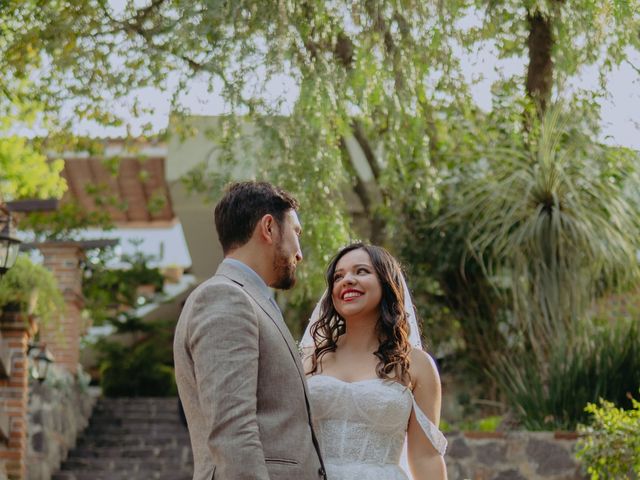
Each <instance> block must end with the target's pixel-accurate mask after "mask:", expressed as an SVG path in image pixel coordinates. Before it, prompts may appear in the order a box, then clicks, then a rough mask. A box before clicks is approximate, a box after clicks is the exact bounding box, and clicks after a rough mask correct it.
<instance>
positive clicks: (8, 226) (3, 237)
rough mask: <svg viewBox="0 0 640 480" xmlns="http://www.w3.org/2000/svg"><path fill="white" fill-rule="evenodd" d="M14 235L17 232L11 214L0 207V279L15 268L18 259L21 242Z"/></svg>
mask: <svg viewBox="0 0 640 480" xmlns="http://www.w3.org/2000/svg"><path fill="white" fill-rule="evenodd" d="M13 235H15V230H14V228H13V225H12V223H11V213H10V212H9V211H8V210H6V209H4V208H2V207H0V277H1V276H2V275H4V274H5V273H7V270H9V269H10V268H11V267H13V265H14V264H15V263H16V258H18V252H19V251H20V243H21V242H20V240H18V239H17V238H15V237H14V236H13Z"/></svg>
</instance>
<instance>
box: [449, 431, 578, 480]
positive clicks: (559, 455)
mask: <svg viewBox="0 0 640 480" xmlns="http://www.w3.org/2000/svg"><path fill="white" fill-rule="evenodd" d="M447 439H448V441H449V447H448V449H447V455H446V457H445V460H446V462H447V470H448V473H449V480H465V479H469V480H584V479H587V478H588V477H587V476H586V474H585V473H584V472H583V470H582V467H581V465H580V464H579V463H578V461H577V459H576V457H575V454H574V450H575V446H576V441H577V440H576V435H575V434H571V433H569V434H562V433H553V432H505V433H503V432H495V433H481V432H464V433H453V434H448V435H447Z"/></svg>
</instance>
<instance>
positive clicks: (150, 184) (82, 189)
mask: <svg viewBox="0 0 640 480" xmlns="http://www.w3.org/2000/svg"><path fill="white" fill-rule="evenodd" d="M114 164H115V165H117V166H116V167H114V170H116V169H117V172H111V171H110V169H109V168H107V166H106V165H105V163H104V160H103V159H102V158H93V157H89V158H66V159H65V167H64V171H63V172H62V175H63V176H64V178H65V179H66V180H67V184H68V186H69V189H68V191H67V193H66V194H65V196H64V198H63V199H62V202H63V203H64V202H65V201H68V200H69V199H70V198H74V199H76V200H77V201H78V202H79V203H80V205H81V206H82V207H83V208H85V209H87V210H89V211H95V210H96V209H106V210H107V211H108V212H109V214H110V215H111V219H112V220H113V222H114V223H115V224H116V225H117V226H119V227H145V226H162V225H168V224H171V223H173V222H174V221H175V214H174V211H173V207H172V204H171V195H170V193H169V187H168V185H167V182H166V179H165V158H164V157H144V158H120V159H119V163H117V162H114ZM92 192H93V193H92ZM94 192H98V193H97V194H96V193H94ZM96 196H97V197H98V199H99V201H98V205H96V201H95V198H96ZM100 200H109V201H106V202H105V204H104V205H101V204H100V203H102V202H100ZM114 203H115V204H116V205H122V206H124V209H122V210H121V209H120V208H117V206H116V205H114Z"/></svg>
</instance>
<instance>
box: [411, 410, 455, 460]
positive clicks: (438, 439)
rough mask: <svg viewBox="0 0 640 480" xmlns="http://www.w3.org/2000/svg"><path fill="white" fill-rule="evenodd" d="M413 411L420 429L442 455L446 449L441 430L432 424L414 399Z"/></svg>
mask: <svg viewBox="0 0 640 480" xmlns="http://www.w3.org/2000/svg"><path fill="white" fill-rule="evenodd" d="M413 411H414V412H415V414H416V418H417V419H418V423H419V424H420V427H421V428H422V431H423V432H424V434H425V435H426V436H427V438H428V439H429V441H430V442H431V444H432V445H433V447H434V448H435V449H436V451H437V452H438V453H439V454H440V455H443V456H444V454H445V452H446V450H447V439H446V438H445V436H444V435H443V434H442V432H441V431H440V430H439V429H438V427H436V426H435V425H434V423H433V422H432V421H431V420H429V417H427V416H426V415H425V413H424V412H423V411H422V410H421V409H420V407H419V406H418V404H417V402H416V399H415V398H414V399H413Z"/></svg>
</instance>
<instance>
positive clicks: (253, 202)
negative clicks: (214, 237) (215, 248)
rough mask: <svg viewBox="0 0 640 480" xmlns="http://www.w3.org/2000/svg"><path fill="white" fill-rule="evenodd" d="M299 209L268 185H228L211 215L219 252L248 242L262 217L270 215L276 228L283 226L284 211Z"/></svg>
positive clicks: (287, 195)
mask: <svg viewBox="0 0 640 480" xmlns="http://www.w3.org/2000/svg"><path fill="white" fill-rule="evenodd" d="M299 206H300V205H299V203H298V201H297V200H296V199H295V198H294V197H293V196H292V195H290V194H289V193H287V192H285V191H284V190H282V189H281V188H279V187H276V186H275V185H272V184H270V183H268V182H236V183H232V184H230V185H228V186H227V188H226V190H225V194H224V195H223V197H222V199H221V200H220V201H219V202H218V204H217V205H216V208H215V214H214V215H215V222H216V230H217V231H218V239H219V240H220V244H221V245H222V251H223V252H224V254H225V255H226V254H227V252H229V251H230V250H232V249H234V248H238V247H241V246H242V245H244V244H245V243H247V242H248V241H249V239H250V238H251V235H253V231H254V230H255V228H256V225H257V224H258V221H259V220H260V219H261V218H262V217H264V216H265V215H267V214H270V215H273V218H274V219H275V220H276V222H277V223H278V225H282V222H283V221H284V216H285V214H286V212H287V211H289V210H297V209H298V208H299Z"/></svg>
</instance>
